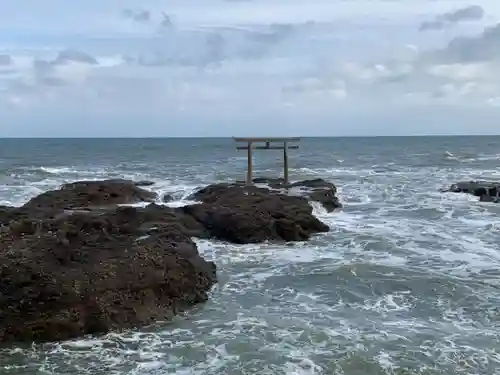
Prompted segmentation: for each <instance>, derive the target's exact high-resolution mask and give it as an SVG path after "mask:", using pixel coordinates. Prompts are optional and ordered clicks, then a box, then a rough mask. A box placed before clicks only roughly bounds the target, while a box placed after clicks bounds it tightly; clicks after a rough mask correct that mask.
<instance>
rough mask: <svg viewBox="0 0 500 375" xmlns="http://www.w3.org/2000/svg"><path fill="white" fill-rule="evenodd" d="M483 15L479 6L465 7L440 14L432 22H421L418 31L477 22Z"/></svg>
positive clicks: (482, 10)
mask: <svg viewBox="0 0 500 375" xmlns="http://www.w3.org/2000/svg"><path fill="white" fill-rule="evenodd" d="M484 13H485V12H484V9H483V8H482V7H481V6H479V5H470V6H466V7H464V8H460V9H456V10H452V11H450V12H447V13H443V14H440V15H438V16H437V17H436V18H435V19H434V20H431V21H425V22H423V23H422V24H421V25H420V30H421V31H427V30H439V29H443V28H445V27H448V26H451V25H454V24H457V23H460V22H464V21H479V20H481V19H482V18H483V17H484Z"/></svg>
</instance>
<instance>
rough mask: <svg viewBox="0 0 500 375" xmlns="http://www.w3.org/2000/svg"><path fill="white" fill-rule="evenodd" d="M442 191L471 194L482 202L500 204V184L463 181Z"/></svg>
mask: <svg viewBox="0 0 500 375" xmlns="http://www.w3.org/2000/svg"><path fill="white" fill-rule="evenodd" d="M441 191H442V192H451V193H467V194H471V195H474V196H476V197H479V201H480V202H500V182H494V181H461V182H457V183H455V184H453V185H451V186H450V187H449V188H448V189H443V190H441Z"/></svg>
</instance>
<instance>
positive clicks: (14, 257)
mask: <svg viewBox="0 0 500 375" xmlns="http://www.w3.org/2000/svg"><path fill="white" fill-rule="evenodd" d="M141 185H143V184H142V183H141ZM270 185H273V186H268V187H257V186H245V185H241V184H214V185H209V186H207V187H205V188H203V189H200V190H199V191H197V192H196V193H195V194H193V196H192V197H190V199H192V200H195V201H199V202H200V203H197V204H193V205H189V206H185V207H179V208H170V207H166V206H160V205H156V204H154V203H151V204H149V205H147V206H146V207H130V206H118V205H120V204H125V203H136V202H144V201H145V202H148V201H152V200H153V199H156V194H154V193H152V192H149V191H147V190H144V189H141V188H140V187H138V186H137V183H134V182H132V181H127V180H105V181H81V182H75V183H72V184H66V185H64V186H63V187H62V188H61V189H59V190H54V191H49V192H46V193H43V194H41V195H39V196H38V197H35V198H33V199H31V200H30V201H29V202H28V203H26V204H25V205H24V206H22V207H19V208H16V207H8V206H0V343H2V342H4V343H5V342H29V341H33V340H34V341H55V340H65V339H69V338H74V337H79V336H82V335H85V334H98V333H105V332H108V331H110V330H120V329H125V328H132V327H139V326H144V325H148V324H150V323H154V322H155V321H158V320H165V319H168V318H170V317H172V316H173V315H175V314H176V313H178V312H179V311H182V310H184V309H187V308H189V307H191V306H193V305H195V304H198V303H200V302H204V301H206V300H207V298H208V293H209V291H210V289H211V287H212V286H213V285H214V283H216V268H215V265H214V264H213V263H212V262H207V261H205V260H204V259H203V258H202V257H201V256H200V255H199V253H198V250H197V247H196V244H195V243H194V242H193V240H192V238H193V237H198V238H217V239H220V240H225V241H229V242H233V243H238V244H243V243H255V242H262V241H273V240H274V241H303V240H307V239H308V238H310V236H311V235H313V234H314V233H321V232H326V231H328V230H329V228H328V226H327V225H326V224H324V223H322V222H321V221H319V220H318V219H317V218H316V217H315V216H314V215H313V214H312V206H311V205H310V204H309V202H308V200H309V199H314V200H317V201H318V202H321V203H322V204H324V205H325V206H327V207H328V206H330V208H333V207H335V208H336V207H338V205H339V203H338V200H337V198H336V196H335V192H336V189H335V186H334V185H333V184H329V183H327V182H325V181H323V180H310V181H303V182H299V183H295V184H291V185H289V186H286V187H284V185H283V184H270Z"/></svg>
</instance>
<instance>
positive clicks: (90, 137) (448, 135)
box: [0, 133, 500, 140]
mask: <svg viewBox="0 0 500 375" xmlns="http://www.w3.org/2000/svg"><path fill="white" fill-rule="evenodd" d="M499 136H500V133H498V134H488V133H485V134H408V135H317V136H300V135H293V136H289V135H286V136H285V135H281V136H271V135H270V136H259V137H258V138H284V137H286V138H291V137H293V138H300V139H319V138H424V137H499ZM242 137H244V138H252V137H254V138H255V136H146V137H137V136H122V137H111V136H109V137H108V136H85V137H79V136H72V137H68V136H66V137H58V136H55V137H50V136H49V137H45V136H43V137H42V136H40V137H36V136H35V137H32V136H31V137H23V136H17V137H8V136H7V137H2V136H0V140H9V139H26V140H31V139H33V140H34V139H230V140H234V139H235V138H242Z"/></svg>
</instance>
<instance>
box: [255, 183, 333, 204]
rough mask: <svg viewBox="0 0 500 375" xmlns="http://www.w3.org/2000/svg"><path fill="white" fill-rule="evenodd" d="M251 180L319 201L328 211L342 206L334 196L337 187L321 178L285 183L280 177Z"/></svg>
mask: <svg viewBox="0 0 500 375" xmlns="http://www.w3.org/2000/svg"><path fill="white" fill-rule="evenodd" d="M253 182H254V183H258V184H267V185H268V186H269V187H270V188H271V189H273V190H280V191H281V192H283V193H286V194H289V195H290V194H295V195H299V196H303V197H306V198H308V199H309V200H311V201H315V202H319V203H321V204H322V205H323V207H324V208H325V209H326V210H327V211H328V212H332V211H334V210H336V209H338V208H342V204H341V203H340V201H339V199H338V198H337V196H336V194H337V187H336V186H335V185H334V184H333V183H331V182H328V181H325V180H323V179H321V178H317V179H312V180H303V181H297V182H294V183H291V184H285V183H284V180H283V179H282V178H267V177H259V178H255V179H253Z"/></svg>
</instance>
